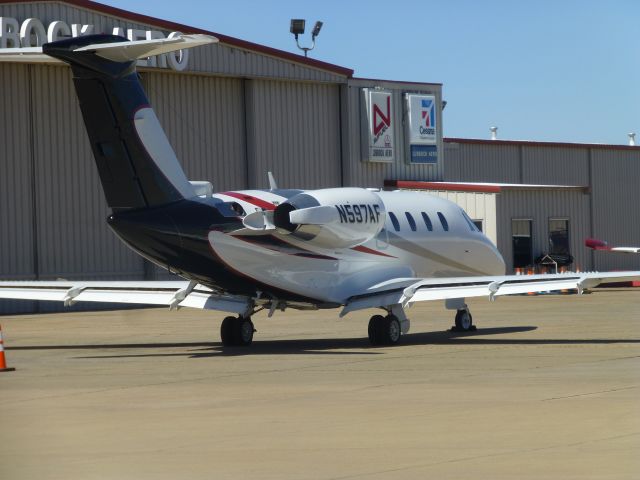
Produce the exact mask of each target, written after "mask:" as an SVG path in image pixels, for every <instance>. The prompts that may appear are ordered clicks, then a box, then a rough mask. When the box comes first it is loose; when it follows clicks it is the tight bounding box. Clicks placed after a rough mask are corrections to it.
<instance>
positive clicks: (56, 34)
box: [0, 17, 189, 71]
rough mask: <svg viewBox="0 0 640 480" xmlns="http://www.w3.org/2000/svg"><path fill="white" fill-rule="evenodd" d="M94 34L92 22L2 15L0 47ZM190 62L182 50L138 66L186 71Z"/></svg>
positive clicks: (145, 36)
mask: <svg viewBox="0 0 640 480" xmlns="http://www.w3.org/2000/svg"><path fill="white" fill-rule="evenodd" d="M93 33H96V32H95V26H94V25H90V24H89V25H83V24H80V23H73V24H71V26H69V25H68V24H67V23H65V22H63V21H62V20H55V21H53V22H51V23H50V24H49V25H48V26H47V27H46V28H45V26H44V24H43V23H42V22H41V21H40V20H39V19H37V18H27V19H26V20H25V21H23V22H22V24H21V23H19V22H18V20H16V19H15V18H11V17H0V48H20V47H23V48H24V47H41V46H42V45H43V44H45V43H48V42H55V41H57V40H64V39H65V38H72V37H80V36H82V35H91V34H93ZM112 33H113V35H119V36H121V37H126V38H128V39H129V40H153V39H157V38H165V36H164V33H162V32H160V31H158V30H138V29H135V28H128V29H127V30H126V32H125V30H124V28H122V27H113V29H112ZM179 34H180V33H179V32H172V33H171V34H169V38H173V37H175V36H176V35H179ZM188 61H189V51H188V50H179V51H177V52H171V53H165V54H162V55H157V56H155V57H149V58H148V59H142V60H138V65H139V66H141V67H159V68H171V69H172V70H177V71H182V70H184V69H185V68H187V63H188Z"/></svg>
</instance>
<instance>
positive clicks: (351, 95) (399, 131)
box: [343, 79, 445, 187]
mask: <svg viewBox="0 0 640 480" xmlns="http://www.w3.org/2000/svg"><path fill="white" fill-rule="evenodd" d="M376 86H379V87H381V88H384V89H385V90H390V91H392V93H393V97H392V101H393V104H394V109H393V126H394V127H393V134H394V137H395V144H396V148H395V159H394V161H393V163H374V162H365V161H363V158H365V156H366V152H363V151H362V142H361V135H362V134H363V133H362V132H363V131H364V130H365V123H364V118H363V117H364V116H363V113H364V109H365V106H364V101H363V94H362V89H363V88H374V87H376ZM405 93H424V94H430V95H435V97H436V104H437V108H436V120H437V123H436V124H437V125H439V126H440V127H439V129H438V142H437V146H438V155H439V161H438V163H437V164H436V165H412V164H410V163H409V160H408V158H407V155H408V151H407V150H408V149H407V145H406V143H407V140H406V130H405V129H406V125H405V117H406V115H405V100H404V94H405ZM343 98H344V99H345V101H346V102H347V105H348V106H347V108H348V109H349V116H348V125H345V126H344V131H345V135H344V137H345V142H348V143H347V144H346V145H345V153H346V155H347V159H348V160H346V162H345V166H344V183H345V186H358V187H381V186H382V184H383V182H384V180H386V179H395V180H432V181H437V180H442V177H443V172H444V163H445V160H444V151H443V144H442V108H441V105H442V88H441V87H440V86H439V85H419V84H416V85H404V84H403V85H399V84H393V83H392V82H383V81H380V82H377V81H370V80H361V79H354V80H350V81H349V86H348V87H346V93H345V94H344V96H343Z"/></svg>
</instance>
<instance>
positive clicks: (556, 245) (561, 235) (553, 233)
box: [549, 218, 571, 255]
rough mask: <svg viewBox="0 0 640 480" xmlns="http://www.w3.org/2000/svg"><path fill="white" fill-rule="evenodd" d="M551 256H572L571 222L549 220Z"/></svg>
mask: <svg viewBox="0 0 640 480" xmlns="http://www.w3.org/2000/svg"><path fill="white" fill-rule="evenodd" d="M549 254H551V255H570V254H571V252H570V248H569V220H567V219H559V218H551V219H549Z"/></svg>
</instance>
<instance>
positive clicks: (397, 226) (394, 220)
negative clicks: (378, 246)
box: [389, 212, 400, 232]
mask: <svg viewBox="0 0 640 480" xmlns="http://www.w3.org/2000/svg"><path fill="white" fill-rule="evenodd" d="M389 218H390V219H391V223H393V228H394V229H395V230H396V232H399V231H400V222H398V219H397V218H396V216H395V214H394V213H393V212H389Z"/></svg>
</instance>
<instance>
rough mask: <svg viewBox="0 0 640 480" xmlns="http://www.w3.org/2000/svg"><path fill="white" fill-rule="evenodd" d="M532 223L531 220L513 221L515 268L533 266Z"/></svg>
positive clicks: (512, 234) (512, 235) (512, 236)
mask: <svg viewBox="0 0 640 480" xmlns="http://www.w3.org/2000/svg"><path fill="white" fill-rule="evenodd" d="M532 223H533V222H532V221H531V220H521V219H514V220H511V238H512V245H513V268H523V267H528V266H530V265H533V242H532V238H531V230H532V228H531V226H532Z"/></svg>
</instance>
